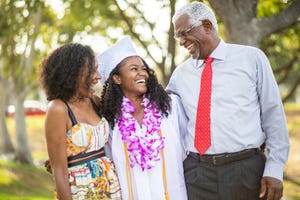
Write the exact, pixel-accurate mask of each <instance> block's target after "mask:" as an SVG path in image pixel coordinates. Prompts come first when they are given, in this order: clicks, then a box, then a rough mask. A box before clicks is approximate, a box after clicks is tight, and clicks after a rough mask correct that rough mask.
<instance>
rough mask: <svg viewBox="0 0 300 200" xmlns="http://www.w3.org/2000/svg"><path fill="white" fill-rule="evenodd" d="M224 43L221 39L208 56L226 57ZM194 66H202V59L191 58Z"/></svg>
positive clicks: (217, 58) (215, 57)
mask: <svg viewBox="0 0 300 200" xmlns="http://www.w3.org/2000/svg"><path fill="white" fill-rule="evenodd" d="M226 46H227V45H226V43H225V42H224V41H223V40H222V39H221V40H220V42H219V44H218V46H217V47H216V48H215V50H214V51H213V52H212V53H211V54H210V57H213V58H214V59H216V60H225V57H226ZM192 60H193V63H194V67H195V68H200V67H203V66H204V65H203V64H204V60H198V59H192Z"/></svg>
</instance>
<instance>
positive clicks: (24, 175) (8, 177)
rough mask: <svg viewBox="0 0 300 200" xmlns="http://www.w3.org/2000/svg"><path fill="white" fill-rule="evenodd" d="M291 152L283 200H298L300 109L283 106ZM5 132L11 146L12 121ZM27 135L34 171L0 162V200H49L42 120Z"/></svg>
mask: <svg viewBox="0 0 300 200" xmlns="http://www.w3.org/2000/svg"><path fill="white" fill-rule="evenodd" d="M285 109H286V114H287V121H288V128H289V134H290V142H291V150H290V155H289V160H288V163H287V166H286V168H285V171H284V183H283V184H284V194H283V198H282V199H283V200H298V199H300V170H299V166H300V153H299V152H300V105H294V104H289V105H286V106H285ZM7 124H8V129H9V132H10V133H11V136H12V140H13V143H15V141H14V139H15V131H14V126H15V125H14V121H13V120H12V119H11V118H9V119H7ZM26 124H27V133H28V137H29V143H30V147H31V150H32V156H33V158H34V161H35V163H36V164H37V166H36V167H29V166H24V165H20V164H16V163H12V162H5V161H0V199H6V200H16V199H22V200H50V199H51V200H52V199H53V188H54V187H53V182H52V179H51V176H50V175H49V174H48V173H47V172H46V170H45V169H44V168H43V162H44V161H45V160H46V159H47V152H46V142H45V138H44V130H43V126H44V116H33V117H27V118H26Z"/></svg>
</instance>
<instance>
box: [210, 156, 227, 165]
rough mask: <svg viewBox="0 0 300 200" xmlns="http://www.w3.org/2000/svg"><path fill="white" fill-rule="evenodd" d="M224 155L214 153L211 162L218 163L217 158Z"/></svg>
mask: <svg viewBox="0 0 300 200" xmlns="http://www.w3.org/2000/svg"><path fill="white" fill-rule="evenodd" d="M223 156H224V155H214V156H213V157H212V161H213V164H214V165H218V160H217V159H218V158H222V157H223Z"/></svg>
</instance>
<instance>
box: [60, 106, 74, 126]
mask: <svg viewBox="0 0 300 200" xmlns="http://www.w3.org/2000/svg"><path fill="white" fill-rule="evenodd" d="M63 102H64V103H65V104H66V106H67V108H68V114H69V117H70V118H71V121H72V126H75V125H76V124H77V120H76V118H75V115H74V113H73V112H72V110H71V108H70V106H69V105H68V103H67V102H66V101H63Z"/></svg>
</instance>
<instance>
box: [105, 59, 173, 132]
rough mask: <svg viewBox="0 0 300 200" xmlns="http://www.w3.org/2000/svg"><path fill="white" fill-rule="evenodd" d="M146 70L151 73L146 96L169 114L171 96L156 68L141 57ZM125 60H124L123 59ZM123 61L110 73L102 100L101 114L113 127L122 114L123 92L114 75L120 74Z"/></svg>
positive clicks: (165, 113) (164, 112) (163, 111)
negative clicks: (162, 83) (151, 66)
mask: <svg viewBox="0 0 300 200" xmlns="http://www.w3.org/2000/svg"><path fill="white" fill-rule="evenodd" d="M141 60H142V62H143V64H144V66H145V67H146V71H147V73H148V74H149V79H148V80H147V92H146V94H145V95H146V97H147V98H149V100H150V103H152V102H154V103H155V104H156V106H157V108H158V110H159V111H160V112H161V113H162V115H163V116H168V114H169V111H170V109H171V105H170V100H171V99H170V97H169V95H168V94H167V92H166V91H165V90H164V88H163V86H162V85H161V84H159V83H158V80H157V77H156V75H155V72H154V70H152V69H150V68H149V65H148V64H147V63H146V62H145V60H143V59H142V58H141ZM123 61H124V60H123ZM123 61H121V62H120V63H119V64H118V65H117V66H116V67H115V68H114V69H113V70H112V72H111V73H110V75H109V78H108V79H107V80H106V81H105V83H104V86H103V89H102V93H101V100H100V110H101V111H100V112H101V115H102V116H104V117H105V118H106V120H107V121H108V123H109V125H110V126H111V128H112V129H113V128H114V126H115V122H116V121H115V119H117V118H118V117H119V116H121V114H122V113H121V104H122V101H123V96H124V95H123V92H122V90H121V88H120V86H119V85H117V84H115V83H114V81H113V75H115V74H117V75H118V74H119V69H120V67H121V66H122V65H123Z"/></svg>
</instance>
